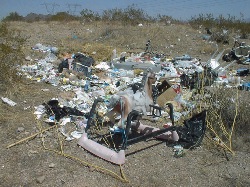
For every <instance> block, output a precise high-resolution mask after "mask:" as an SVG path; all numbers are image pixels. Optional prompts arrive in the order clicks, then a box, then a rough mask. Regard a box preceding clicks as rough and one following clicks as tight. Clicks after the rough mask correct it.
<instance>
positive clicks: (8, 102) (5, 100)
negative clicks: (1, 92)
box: [1, 97, 17, 106]
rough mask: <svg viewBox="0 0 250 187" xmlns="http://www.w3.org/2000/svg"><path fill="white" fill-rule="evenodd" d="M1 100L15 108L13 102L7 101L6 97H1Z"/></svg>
mask: <svg viewBox="0 0 250 187" xmlns="http://www.w3.org/2000/svg"><path fill="white" fill-rule="evenodd" d="M1 99H2V100H3V102H4V103H7V104H8V105H10V106H15V105H16V104H17V103H15V102H14V101H12V100H10V99H8V98H7V97H1Z"/></svg>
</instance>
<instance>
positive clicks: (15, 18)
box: [2, 12, 24, 21]
mask: <svg viewBox="0 0 250 187" xmlns="http://www.w3.org/2000/svg"><path fill="white" fill-rule="evenodd" d="M23 20H24V18H23V16H20V15H19V14H18V13H17V12H11V13H9V15H8V16H6V17H5V18H3V20H2V21H23Z"/></svg>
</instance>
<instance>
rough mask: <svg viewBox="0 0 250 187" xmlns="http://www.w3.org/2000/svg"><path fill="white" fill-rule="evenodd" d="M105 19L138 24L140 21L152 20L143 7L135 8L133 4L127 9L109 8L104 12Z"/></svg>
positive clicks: (103, 17)
mask: <svg viewBox="0 0 250 187" xmlns="http://www.w3.org/2000/svg"><path fill="white" fill-rule="evenodd" d="M102 20H103V21H119V22H121V23H123V24H124V25H126V24H130V25H136V24H138V23H145V22H149V21H150V20H152V18H151V17H150V16H148V14H146V13H145V12H144V11H143V10H142V9H138V8H135V7H134V6H133V5H132V6H128V7H127V8H125V9H118V8H115V9H109V10H104V11H103V13H102Z"/></svg>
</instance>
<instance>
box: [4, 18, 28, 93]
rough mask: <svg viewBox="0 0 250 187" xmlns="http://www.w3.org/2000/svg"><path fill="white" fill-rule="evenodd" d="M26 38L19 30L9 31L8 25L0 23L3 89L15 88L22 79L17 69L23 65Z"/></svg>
mask: <svg viewBox="0 0 250 187" xmlns="http://www.w3.org/2000/svg"><path fill="white" fill-rule="evenodd" d="M24 42H25V38H24V37H22V36H21V34H20V32H19V31H17V30H11V29H9V27H8V25H7V23H3V22H2V23H0V71H1V72H0V80H1V83H0V84H1V86H0V87H1V89H8V88H11V87H13V86H14V85H15V84H16V83H17V82H18V80H20V77H19V76H18V74H17V73H18V72H17V67H18V66H19V65H21V64H22V61H23V59H24V58H23V57H24V54H23V52H22V46H23V44H24Z"/></svg>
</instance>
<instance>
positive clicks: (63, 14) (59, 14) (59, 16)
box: [47, 12, 79, 22]
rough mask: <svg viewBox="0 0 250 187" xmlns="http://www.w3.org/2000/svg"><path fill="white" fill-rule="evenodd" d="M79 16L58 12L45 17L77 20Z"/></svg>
mask: <svg viewBox="0 0 250 187" xmlns="http://www.w3.org/2000/svg"><path fill="white" fill-rule="evenodd" d="M77 20H79V18H78V17H77V16H73V15H70V14H68V13H67V12H58V13H57V14H55V15H52V16H51V17H49V18H48V19H47V21H60V22H63V21H77Z"/></svg>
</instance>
